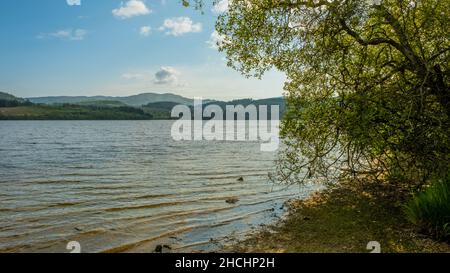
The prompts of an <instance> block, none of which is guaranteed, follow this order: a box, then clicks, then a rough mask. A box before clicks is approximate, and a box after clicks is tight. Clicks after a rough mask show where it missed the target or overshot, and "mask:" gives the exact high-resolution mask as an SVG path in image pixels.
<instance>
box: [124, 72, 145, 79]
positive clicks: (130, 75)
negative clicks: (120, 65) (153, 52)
mask: <svg viewBox="0 0 450 273" xmlns="http://www.w3.org/2000/svg"><path fill="white" fill-rule="evenodd" d="M146 77H147V76H146V75H144V74H142V73H125V74H122V79H125V80H143V79H145V78H146Z"/></svg>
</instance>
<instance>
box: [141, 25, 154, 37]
mask: <svg viewBox="0 0 450 273" xmlns="http://www.w3.org/2000/svg"><path fill="white" fill-rule="evenodd" d="M139 34H140V35H141V36H142V37H148V36H150V34H152V27H151V26H143V27H141V28H140V29H139Z"/></svg>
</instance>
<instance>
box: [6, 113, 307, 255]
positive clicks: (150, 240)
mask: <svg viewBox="0 0 450 273" xmlns="http://www.w3.org/2000/svg"><path fill="white" fill-rule="evenodd" d="M171 124H172V123H171V122H169V121H75V122H74V121H34V122H33V121H20V122H19V121H11V122H8V121H1V122H0V174H1V176H0V251H2V252H5V251H19V252H20V251H23V252H66V248H65V246H66V244H67V242H69V241H73V240H76V241H79V242H80V243H81V245H82V248H83V251H84V252H100V251H133V252H151V251H153V250H154V245H155V243H157V242H164V243H167V244H170V245H172V246H173V249H174V250H175V251H194V250H211V248H212V246H211V243H210V242H211V241H210V240H211V238H213V239H219V241H220V239H221V238H222V239H223V238H225V236H227V235H230V234H233V233H234V234H243V233H245V232H247V231H249V230H250V229H251V228H252V227H255V226H257V225H258V224H261V223H264V222H266V221H267V219H270V216H272V215H274V214H277V213H278V214H279V212H280V207H281V204H282V203H283V202H284V201H285V200H286V199H288V198H292V197H296V196H298V194H299V190H298V189H283V188H282V187H279V186H275V187H274V186H273V185H272V184H271V183H270V182H269V181H268V179H267V173H268V172H269V171H271V170H272V168H273V160H274V158H275V154H274V153H267V152H266V153H264V152H261V151H260V145H259V143H248V142H207V141H197V142H175V141H173V140H172V139H171V137H170V127H171ZM240 177H244V181H243V182H242V181H238V178H240ZM306 192H307V190H305V192H304V193H302V194H306ZM233 197H237V198H239V202H237V203H235V204H228V203H227V202H226V200H227V199H229V198H233ZM274 209H275V210H274Z"/></svg>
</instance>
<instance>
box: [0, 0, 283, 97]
mask: <svg viewBox="0 0 450 273" xmlns="http://www.w3.org/2000/svg"><path fill="white" fill-rule="evenodd" d="M225 3H226V0H223V1H222V4H223V5H221V6H217V7H215V8H214V7H211V6H210V7H206V8H205V10H204V11H205V12H204V14H202V13H200V12H198V11H196V10H194V9H192V8H184V7H183V6H182V5H181V3H180V1H179V0H127V1H120V0H106V1H105V0H101V1H99V0H81V1H80V0H39V1H36V0H15V1H1V4H0V36H1V37H2V38H1V39H2V42H1V43H0V91H3V92H9V93H12V94H14V95H16V96H21V97H36V96H59V95H71V96H75V95H77V96H79V95H118V96H122V95H123V96H126V95H132V94H137V93H143V92H156V93H166V92H171V93H176V94H180V95H183V96H188V97H194V96H196V97H204V98H216V99H233V98H249V97H252V98H267V97H275V96H280V95H281V94H282V87H283V82H284V77H283V75H282V74H280V73H278V72H270V73H268V74H267V75H266V76H265V77H264V79H263V80H256V79H245V78H244V77H243V76H241V75H240V74H239V73H238V72H236V71H233V70H232V69H231V68H228V67H226V63H225V61H224V55H223V54H221V53H219V52H218V51H217V50H216V49H214V48H213V46H212V45H211V43H208V41H211V35H212V33H213V31H214V23H215V20H216V18H217V13H218V12H221V11H223V10H225V8H226V5H224V4H225ZM213 40H214V39H213Z"/></svg>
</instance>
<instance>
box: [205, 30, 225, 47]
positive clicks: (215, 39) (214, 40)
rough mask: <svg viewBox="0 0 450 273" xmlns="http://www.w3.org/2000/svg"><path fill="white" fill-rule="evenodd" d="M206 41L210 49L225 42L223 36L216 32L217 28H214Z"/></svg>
mask: <svg viewBox="0 0 450 273" xmlns="http://www.w3.org/2000/svg"><path fill="white" fill-rule="evenodd" d="M206 43H207V44H209V47H210V48H212V49H219V47H221V46H222V45H223V44H224V43H225V36H224V35H222V34H220V33H219V32H217V30H214V32H213V33H211V37H210V38H209V40H208V41H207V42H206Z"/></svg>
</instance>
